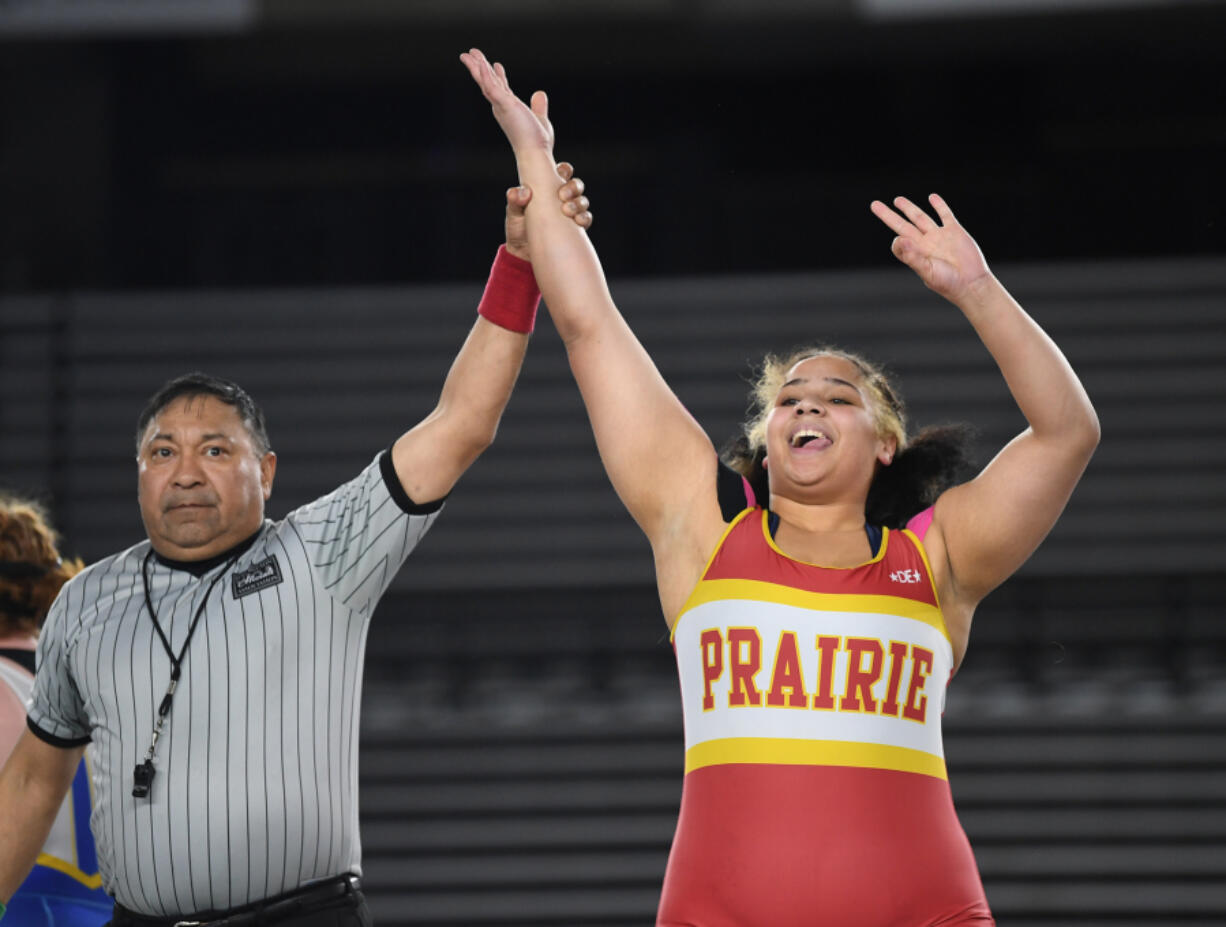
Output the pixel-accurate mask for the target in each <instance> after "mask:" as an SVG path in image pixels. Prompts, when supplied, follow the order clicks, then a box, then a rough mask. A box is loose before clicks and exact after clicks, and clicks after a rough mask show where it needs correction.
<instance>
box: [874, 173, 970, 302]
mask: <svg viewBox="0 0 1226 927" xmlns="http://www.w3.org/2000/svg"><path fill="white" fill-rule="evenodd" d="M928 202H930V203H931V204H932V208H933V209H935V210H936V214H937V217H938V218H939V219H940V224H939V225H938V224H937V223H936V222H935V221H933V219H932V218H931V217H930V216H929V215H928V213H926V212H924V210H922V209H920V208H919V207H918V206H916V205H915V204H914V203H912V202H911V201H910V200H909V199H907V198H906V197H905V196H898V197H895V198H894V206H895V209H896V210H897V211H895V209H891V208H890V207H889V206H887V205H885V203H883V202H881V201H880V200H873V202H872V205H871V206H870V207H869V208H870V209H872V211H873V215H875V216H876V217H877V218H878V219H880V220H881V221H882V222H884V223H885V224H886V225H888V226H889V227H890V228H891V229H893V230H894V232H895V234H897V235H898V237H897V238H895V239H894V243H893V244H892V245H891V246H890V250H891V251H893V252H894V256H895V257H896V258H898V259H899V260H900V261H902V262H903V263H904V264H906V265H907V266H908V267H910V268H911V269H912V270H913V271H915V272H916V273H917V274H918V275H919V278H920V279H921V280H923V281H924V284H925V285H926V286H927V287H928V288H929V289H931V290H934V291H936V292H937V293H940V294H941V295H942V296H944V297H945V298H946V299H948V300H950V301H951V302H954V303H957V302H959V300H960V299H962V298H963V297H964V296H966V295H967V293H968V292H969V291H970V290H971V288H972V287H974V286H975V285H976V284H978V283H980V282H982V281H983V280H985V279H988V278H990V277H991V272H990V271H989V270H988V264H987V261H985V260H984V257H983V252H982V251H980V250H979V246H978V245H977V244H975V239H973V238H971V236H970V234H969V233H968V232H967V231H966V229H964V228H963V227H962V226H961V225H960V224H959V223H958V220H957V219H956V218H954V214H953V211H952V210H950V208H949V206H947V205H946V204H945V201H944V200H943V199H941V198H940V197H939V196H937V195H936V194H935V193H933V194H932V195H930V196H929V197H928Z"/></svg>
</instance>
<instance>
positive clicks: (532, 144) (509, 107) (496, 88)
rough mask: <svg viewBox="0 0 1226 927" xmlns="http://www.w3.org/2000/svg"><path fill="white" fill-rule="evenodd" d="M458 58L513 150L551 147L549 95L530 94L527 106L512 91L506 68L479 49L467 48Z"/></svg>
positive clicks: (551, 129)
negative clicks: (530, 98)
mask: <svg viewBox="0 0 1226 927" xmlns="http://www.w3.org/2000/svg"><path fill="white" fill-rule="evenodd" d="M460 60H461V61H463V62H464V66H465V67H466V68H468V73H469V74H471V75H472V78H473V80H474V81H476V82H477V86H478V87H480V88H481V93H482V94H484V95H485V98H486V99H487V100H489V101H490V106H491V107H493V110H494V118H495V119H497V120H498V124H499V125H500V126H502V131H503V132H504V133H505V134H506V136H507V141H509V142H510V143H511V147H512V148H513V149H514V150H515V151H516V153H519V152H520V151H525V150H528V149H532V148H543V149H545V150H546V151H549V152H552V151H553V126H551V125H550V124H549V99H548V98H547V97H546V96H545V91H543V90H538V91H537V92H536V93H534V94H532V105H531V107H528V106H526V105H525V104H524V101H523V100H521V99H520V98H519V97H517V96H516V95H515V94H514V93H513V92H512V91H511V85H510V84H509V83H508V82H507V71H506V68H504V67H503V66H502V65H501V64H497V63H495V64H490V62H489V61H488V60H487V59H486V57H485V55H483V54H482V53H481V49H479V48H472V49H469V50H468V51H466V52H465V53H464V54H462V55H460Z"/></svg>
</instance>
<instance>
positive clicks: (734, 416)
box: [0, 0, 1226, 927]
mask: <svg viewBox="0 0 1226 927" xmlns="http://www.w3.org/2000/svg"><path fill="white" fill-rule="evenodd" d="M1223 36H1226V4H1221V3H1212V2H1200V3H1197V2H1182V3H1181V2H1177V0H1168V2H1165V3H1163V2H1158V0H1154V2H1144V0H1117V2H1111V0H1097V2H1095V0H1081V2H1068V0H979V2H975V0H757V2H752V3H750V2H744V0H572V2H562V0H519V2H515V3H512V2H497V0H490V2H478V0H467V2H466V0H416V2H415V0H404V2H393V0H349V2H344V3H341V2H325V0H0V486H3V487H5V488H10V489H16V490H20V491H23V492H26V493H32V494H35V495H37V496H39V497H41V498H43V499H44V500H46V501H47V502H48V503H49V504H50V506H51V507H52V509H53V511H54V513H55V516H56V519H57V523H58V525H59V527H60V528H61V529H62V530H63V532H64V534H65V536H66V538H67V545H66V547H67V549H68V550H71V551H76V552H79V553H80V554H81V555H82V556H84V557H86V559H87V560H88V559H93V558H97V557H99V556H102V555H104V554H106V553H110V552H112V551H115V550H118V549H121V548H123V547H126V546H128V545H130V544H132V543H134V542H136V541H137V540H139V539H140V538H141V537H142V528H141V525H140V521H139V517H138V512H137V509H136V505H135V498H134V488H135V478H134V473H133V468H132V441H133V435H132V432H133V427H134V422H135V418H136V414H137V412H138V411H139V408H140V406H141V404H142V403H143V401H144V399H145V398H146V396H147V395H148V394H149V393H151V392H152V391H153V390H154V389H155V388H156V387H157V386H158V385H160V383H161V382H162V381H163V380H165V379H167V378H169V377H171V376H174V375H176V374H178V373H181V372H185V371H187V370H190V369H197V368H199V369H204V370H207V371H211V372H215V373H218V374H221V375H223V376H228V377H232V378H234V379H236V380H238V381H239V382H241V383H243V384H244V385H245V386H246V387H247V388H248V389H250V390H251V392H252V393H253V394H254V395H255V397H256V398H257V400H259V401H261V402H262V403H263V404H264V406H265V409H266V411H267V413H268V417H269V423H270V433H271V436H272V439H273V445H274V447H275V449H276V450H277V451H278V453H279V455H280V470H279V478H278V482H277V488H276V492H275V494H274V497H273V501H272V505H271V511H270V514H271V515H273V516H274V517H279V516H280V515H282V514H284V512H286V511H288V510H289V509H290V508H292V507H294V506H296V505H298V504H300V503H302V502H304V501H306V500H308V499H310V498H313V497H314V496H315V495H317V494H319V493H321V492H324V491H326V490H328V489H330V488H331V487H332V486H334V485H335V484H336V483H337V482H339V481H340V480H342V479H344V478H346V477H347V476H349V475H350V474H352V473H354V472H356V471H357V469H358V468H359V467H361V466H362V465H363V464H364V463H366V462H367V461H368V460H369V459H370V458H371V457H373V456H374V454H376V453H377V452H378V451H379V450H380V449H381V448H382V447H384V446H386V445H387V444H388V443H389V442H390V441H391V440H392V439H394V438H395V437H396V436H397V435H398V434H399V433H400V432H401V431H402V430H403V429H404V427H406V426H407V425H409V424H412V423H413V422H415V421H417V420H418V419H419V418H420V417H421V416H422V415H423V414H424V413H425V412H427V411H428V410H429V408H430V407H431V406H432V405H433V402H434V400H435V391H436V390H437V388H438V387H439V385H441V383H442V378H443V375H444V373H445V370H446V366H447V364H448V363H449V362H450V359H451V357H452V356H453V354H454V351H455V349H456V348H457V347H458V345H459V343H460V341H461V339H462V337H463V333H464V332H465V331H466V330H467V328H468V327H469V325H470V324H471V320H472V314H473V312H474V310H475V306H476V302H477V299H478V297H479V295H480V292H481V286H482V284H483V282H484V279H485V275H486V272H487V270H488V265H489V261H490V259H491V258H492V255H493V252H494V249H495V248H496V246H497V245H498V243H499V242H500V241H501V240H502V238H501V236H502V230H501V223H502V211H503V210H502V203H503V199H502V194H503V190H504V189H505V188H506V187H507V186H509V185H511V184H513V183H514V182H515V177H514V173H513V162H512V159H511V156H510V153H509V149H508V148H507V146H506V144H505V141H504V140H503V139H502V137H501V134H500V133H499V131H498V130H497V127H496V126H495V125H494V122H493V120H492V119H491V118H490V116H489V113H488V107H487V105H486V104H485V103H484V101H483V100H481V99H480V97H479V95H478V93H477V92H476V91H475V89H474V88H473V87H472V86H471V84H470V81H469V78H468V76H467V74H466V73H465V72H464V70H463V68H462V67H461V66H460V64H459V63H458V61H457V56H458V54H459V52H460V51H462V50H464V49H467V48H468V47H470V46H472V45H478V46H480V47H482V48H483V49H485V50H486V51H487V52H488V53H489V54H490V55H491V57H493V58H496V59H500V60H503V61H505V62H506V63H507V64H508V67H509V70H510V75H511V79H512V82H513V85H514V86H515V87H516V88H517V89H518V90H519V91H520V92H521V93H525V92H527V91H529V90H531V89H533V88H536V87H544V88H546V89H547V90H548V91H549V92H550V97H551V101H552V113H553V115H554V121H555V124H556V126H557V127H558V134H559V143H558V152H559V154H560V155H561V156H563V157H566V158H568V159H569V160H572V161H573V162H574V163H575V164H576V166H577V168H578V173H579V174H580V176H582V177H584V178H585V179H586V180H587V182H588V185H589V191H590V194H591V196H592V199H593V202H594V210H595V213H596V215H597V224H596V227H595V229H594V230H593V237H594V239H595V241H596V243H597V246H598V247H599V249H600V251H601V255H602V258H603V260H604V263H605V267H606V270H607V272H608V274H609V276H610V278H611V281H612V285H613V290H614V294H615V296H616V298H617V300H618V302H619V304H620V306H621V307H622V309H623V312H624V313H625V314H626V315H627V317H628V318H629V319H630V321H631V324H632V325H633V326H634V327H635V329H636V330H637V331H638V332H639V334H640V335H641V336H642V338H643V340H644V341H645V342H646V344H647V346H648V348H649V350H651V352H652V353H653V355H654V356H655V358H656V359H657V362H658V363H659V364H660V366H661V368H662V370H663V372H664V374H665V376H666V377H667V378H668V379H669V381H670V382H671V383H672V384H673V386H674V387H675V389H676V390H677V392H678V393H679V395H680V396H681V398H682V399H683V401H685V403H686V404H687V405H688V406H689V408H690V409H691V410H692V411H693V412H694V414H695V415H696V416H697V417H698V418H699V419H700V421H702V422H703V424H704V425H705V426H706V427H707V428H708V430H709V431H710V433H711V434H712V437H713V438H714V439H715V440H716V443H717V444H719V443H722V441H723V440H724V439H725V438H728V437H731V436H732V435H733V433H734V432H735V430H736V427H737V423H738V422H739V420H740V418H741V415H742V413H743V411H744V408H745V385H746V384H745V377H746V376H747V375H748V373H749V371H750V365H751V363H752V362H753V361H754V360H755V359H756V358H757V357H759V356H760V355H761V353H762V352H763V351H765V350H768V349H779V348H784V347H787V346H790V345H791V344H793V343H795V342H797V341H810V340H820V341H834V342H836V343H839V344H842V345H845V346H847V347H849V348H852V349H856V350H860V351H863V352H864V353H866V354H868V355H869V356H872V357H875V358H877V359H880V360H883V361H885V362H886V363H887V365H888V366H889V367H890V368H891V369H892V370H893V371H894V372H895V373H896V374H897V375H898V377H899V379H900V382H901V384H902V387H903V391H904V394H905V395H906V397H907V399H908V400H909V404H910V407H911V412H912V418H913V420H914V421H915V422H916V423H918V424H923V423H927V422H935V421H943V420H966V421H970V422H972V423H974V424H976V425H977V426H979V428H980V431H981V445H982V447H981V449H982V452H983V453H984V454H989V453H991V451H992V449H994V448H996V447H999V446H1000V444H1001V443H1003V441H1004V440H1006V439H1007V438H1008V437H1009V436H1010V435H1012V434H1013V433H1015V432H1016V431H1017V430H1018V429H1019V428H1020V424H1021V423H1020V419H1019V417H1018V415H1017V413H1016V411H1015V410H1014V409H1013V408H1012V404H1011V402H1010V400H1009V399H1008V396H1007V394H1006V393H1005V390H1004V387H1003V384H1001V383H1000V382H999V378H998V376H997V374H996V373H995V370H994V368H993V366H992V365H991V362H990V360H989V358H988V357H987V355H986V352H984V351H983V350H982V348H981V347H980V346H979V345H978V344H977V342H976V340H975V339H974V337H973V334H972V333H971V332H970V330H969V327H968V326H967V325H966V324H965V323H964V321H963V320H962V319H961V317H960V316H958V314H957V312H956V310H954V309H953V308H952V307H950V306H947V305H945V304H944V303H942V302H941V301H940V300H939V299H938V298H937V297H935V296H933V295H932V294H929V293H927V292H926V291H924V290H923V288H922V287H921V286H920V285H919V284H918V283H916V281H915V280H914V279H913V277H912V276H911V275H910V273H909V272H908V271H906V270H905V269H904V268H902V267H901V266H900V265H896V264H895V262H894V261H893V258H892V257H891V256H890V254H889V251H888V244H889V236H888V233H887V232H885V231H884V230H883V229H882V228H881V227H880V226H879V224H878V223H877V222H876V220H874V219H873V218H872V216H871V215H870V214H869V212H868V202H869V201H870V200H871V199H872V198H874V197H878V198H888V197H891V196H893V195H895V194H897V193H905V194H907V195H910V196H912V197H922V196H923V195H925V194H926V193H928V192H930V191H931V190H939V191H940V192H941V193H942V194H943V195H944V196H945V197H946V198H947V199H948V200H949V202H950V203H951V205H952V206H953V208H954V209H955V210H956V211H957V212H958V214H959V217H960V218H961V219H962V221H963V222H964V224H965V225H966V226H967V227H968V228H969V229H970V230H971V231H972V233H973V234H975V236H976V238H977V239H978V241H979V242H980V244H981V245H982V247H983V248H984V251H985V252H986V254H987V256H988V258H989V260H990V261H991V262H992V264H993V266H994V269H995V270H996V272H997V273H998V275H999V276H1001V277H1002V279H1003V280H1004V281H1005V283H1006V284H1007V285H1008V286H1009V287H1010V288H1011V290H1012V291H1013V292H1014V293H1015V295H1017V297H1018V298H1019V299H1020V301H1021V302H1022V303H1023V304H1024V305H1025V306H1026V307H1027V308H1028V309H1029V310H1030V311H1031V313H1032V314H1033V315H1034V316H1035V317H1036V318H1037V319H1038V320H1039V321H1040V322H1041V323H1042V324H1043V325H1044V326H1045V327H1046V328H1047V329H1048V331H1050V332H1051V333H1052V335H1053V336H1054V338H1055V339H1056V341H1057V342H1058V343H1059V344H1060V345H1061V346H1062V348H1063V349H1064V350H1065V353H1066V354H1067V355H1068V356H1069V357H1070V359H1071V361H1072V363H1073V365H1074V366H1075V367H1076V369H1077V370H1078V372H1079V373H1080V374H1081V376H1082V378H1083V380H1084V381H1085V383H1086V386H1087V388H1088V389H1089V391H1090V394H1091V396H1092V398H1093V399H1094V400H1095V403H1096V405H1097V407H1098V409H1099V413H1100V416H1101V419H1102V423H1103V432H1104V439H1103V443H1102V446H1101V448H1100V450H1099V452H1098V455H1097V456H1096V458H1095V460H1094V462H1093V463H1092V464H1091V467H1090V470H1089V472H1088V473H1087V475H1086V477H1085V479H1084V481H1083V482H1082V484H1081V486H1080V488H1079V489H1078V491H1077V492H1076V494H1075V496H1074V498H1073V501H1072V503H1071V504H1070V506H1069V508H1068V511H1067V513H1066V515H1065V516H1064V518H1063V520H1062V521H1061V523H1060V524H1059V526H1058V527H1057V529H1056V531H1055V532H1054V533H1053V534H1052V536H1051V538H1050V539H1049V540H1048V541H1047V543H1046V544H1045V545H1044V547H1043V548H1042V549H1041V550H1040V551H1039V553H1038V554H1037V555H1036V556H1035V557H1034V558H1033V560H1032V561H1031V563H1030V564H1028V565H1027V567H1026V568H1025V569H1023V571H1022V572H1021V573H1020V574H1019V575H1018V576H1017V577H1015V578H1014V579H1013V580H1012V581H1010V582H1009V583H1008V584H1006V585H1005V586H1004V587H1002V588H1001V589H1000V590H998V591H997V592H996V593H994V594H993V595H992V596H991V597H990V598H989V599H988V600H987V601H986V602H985V603H984V605H983V606H982V608H981V609H980V612H979V615H978V617H977V619H976V627H975V630H974V632H973V634H972V639H971V649H970V652H969V655H968V657H967V660H966V663H965V665H964V668H963V670H962V671H961V673H960V674H959V676H958V678H957V679H955V680H954V682H953V683H952V684H951V686H950V691H949V698H948V702H947V707H946V738H947V750H948V755H949V767H950V775H951V781H952V785H953V790H954V795H955V799H956V801H957V803H958V806H959V809H960V813H961V816H962V820H963V822H964V824H965V826H966V829H967V831H968V833H969V834H970V836H971V840H972V843H973V845H974V847H975V850H976V852H977V855H978V858H979V863H980V867H981V869H982V873H983V876H984V880H985V884H986V887H987V891H988V896H989V899H990V900H991V902H992V904H993V907H994V910H995V912H996V914H997V917H998V919H999V921H1000V922H1001V923H1002V924H1009V925H1033V927H1039V925H1043V927H1057V925H1069V927H1072V925H1077V927H1099V925H1106V924H1131V925H1147V927H1158V925H1165V927H1174V925H1193V924H1197V925H1201V924H1210V923H1219V924H1220V923H1223V922H1226V609H1224V608H1223V605H1224V600H1226V596H1224V595H1223V581H1224V579H1226V575H1224V570H1223V563H1224V562H1226V536H1224V534H1223V524H1224V523H1226V481H1224V480H1223V477H1222V473H1223V467H1222V460H1223V458H1224V457H1226V411H1224V402H1226V195H1224V194H1223V181H1222V166H1223V164H1226V107H1224V106H1223V87H1224V86H1226V66H1224V65H1223V63H1222V55H1221V48H1222V39H1223ZM676 688H677V687H676V681H675V676H674V667H673V663H672V655H671V651H670V649H669V646H668V642H667V636H666V632H665V628H664V624H663V621H662V620H661V618H660V615H659V607H658V604H657V602H656V599H655V593H654V589H653V586H652V581H651V562H650V552H649V550H648V548H647V545H646V543H645V542H644V541H643V540H642V538H641V537H640V535H639V534H638V532H637V529H636V528H635V527H634V525H633V523H632V522H631V521H630V519H629V518H628V516H626V515H625V513H624V512H623V511H622V509H621V507H620V505H619V503H618V502H617V500H616V498H615V497H614V495H613V493H612V490H611V489H610V488H609V486H608V483H607V481H606V479H605V477H604V475H603V473H602V471H601V469H600V466H599V461H598V459H597V457H596V454H595V448H594V445H593V442H592V439H591V437H590V432H589V429H588V426H587V424H586V420H585V418H584V416H583V412H582V408H581V406H580V404H579V401H578V396H577V393H576V390H575V388H574V386H573V384H572V382H571V380H570V377H569V372H568V370H567V368H566V363H565V358H564V355H563V353H562V350H561V347H560V345H559V343H558V339H557V337H556V335H555V334H554V332H553V331H552V329H551V327H550V325H549V323H548V321H544V322H543V323H542V325H541V326H540V327H539V328H538V334H537V335H536V337H535V340H534V344H533V346H532V349H531V350H530V352H529V357H528V361H527V364H526V366H525V369H524V373H523V376H522V378H521V381H520V385H519V387H518V389H517V392H516V394H515V396H514V397H513V399H512V401H511V406H510V409H509V410H508V413H507V415H506V418H505V419H504V424H503V426H502V430H501V433H500V436H499V439H498V442H497V443H496V444H495V446H494V447H493V448H492V449H491V450H490V451H489V452H488V453H487V454H486V455H485V456H484V457H483V458H482V459H481V460H480V461H479V462H478V463H477V464H476V465H475V467H474V468H473V470H472V471H471V472H470V473H469V474H468V475H467V476H466V478H465V479H464V481H463V482H462V483H461V485H460V486H459V488H458V491H457V492H456V493H455V496H454V498H453V500H452V501H451V502H449V503H448V506H447V510H446V514H445V515H444V516H443V517H442V518H441V519H440V521H439V522H438V524H437V525H436V526H435V528H434V529H433V531H432V533H431V535H430V536H429V537H428V538H427V540H426V542H425V543H424V545H423V546H422V547H421V548H420V549H419V550H418V552H417V553H416V554H415V555H414V556H413V557H412V558H411V559H410V561H409V564H408V565H407V566H406V568H405V569H404V570H403V572H402V573H401V575H400V577H399V579H398V580H397V582H396V584H395V585H394V587H393V590H392V592H391V593H390V594H389V595H388V596H387V598H386V599H385V600H384V602H383V604H382V605H381V606H380V609H379V613H378V615H377V616H376V620H375V624H374V627H373V629H372V632H371V639H370V643H369V647H368V656H367V685H366V695H365V702H364V715H363V725H364V734H363V748H362V749H363V756H362V773H363V781H362V787H361V788H362V791H361V798H362V808H363V836H364V838H365V868H366V883H367V887H368V889H369V894H370V898H371V903H372V907H373V909H374V912H375V915H376V919H377V921H378V923H380V924H382V925H387V927H392V925H428V924H429V925H483V927H496V925H505V927H510V925H523V927H527V925H580V924H582V925H593V927H614V925H641V924H647V923H650V922H651V919H652V917H653V913H654V909H655V903H656V900H657V898H658V893H659V886H660V882H661V878H662V875H663V869H664V862H665V858H666V854H667V850H668V844H669V840H670V838H671V836H672V828H673V825H674V822H675V815H676V810H677V802H678V797H679V794H680V786H681V775H682V740H681V718H680V706H679V705H678V701H677V691H676Z"/></svg>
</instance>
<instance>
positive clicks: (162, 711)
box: [132, 548, 242, 798]
mask: <svg viewBox="0 0 1226 927" xmlns="http://www.w3.org/2000/svg"><path fill="white" fill-rule="evenodd" d="M241 556H242V552H239V553H237V554H235V555H234V556H233V557H231V558H230V559H229V560H227V561H226V565H225V566H224V567H222V569H221V572H220V573H218V574H217V575H216V576H214V577H213V581H212V582H211V583H209V588H208V589H206V590H205V592H204V598H203V599H202V600H201V602H200V605H199V606H198V607H197V608H196V614H195V615H194V616H193V617H192V623H191V624H190V625H189V626H188V628H187V640H185V641H184V642H183V647H182V648H181V649H180V650H179V655H178V656H177V657H176V656H175V652H174V650H173V649H171V646H170V641H169V640H168V639H167V637H166V632H165V631H163V630H162V625H161V623H159V622H158V614H157V612H156V611H154V609H153V598H152V597H151V596H150V595H149V561H150V560H152V559H153V549H152V548H150V550H149V553H147V554H145V559H144V560H143V561H142V562H141V565H140V578H141V580H142V581H143V582H144V585H145V608H147V609H148V610H149V617H150V618H152V619H153V627H154V628H155V629H156V630H157V632H158V637H159V638H161V641H162V648H163V649H164V650H165V651H166V656H168V657H170V665H171V670H170V685H168V686H167V687H166V694H165V695H164V696H163V697H162V703H161V704H160V705H159V706H158V716H157V720H156V721H154V723H153V737H152V739H151V740H150V741H149V750H148V751H147V752H146V753H145V761H144V762H143V763H137V764H136V771H135V772H134V773H133V779H132V797H133V798H148V797H149V787H150V786H151V785H152V784H153V755H154V753H155V752H156V751H157V746H158V738H159V737H161V736H162V725H164V724H165V723H166V716H167V715H168V714H170V702H171V699H173V698H174V694H175V689H176V688H177V687H178V685H179V677H180V676H181V675H182V674H183V658H184V657H186V656H187V648H188V646H189V645H190V644H191V642H192V635H193V634H195V633H196V625H198V624H199V623H200V618H201V616H202V615H203V614H204V609H205V607H206V606H207V605H208V604H209V596H210V595H212V594H213V587H214V586H216V585H217V584H218V583H219V582H220V581H221V578H222V577H223V576H225V575H226V573H228V572H229V571H230V567H232V566H234V564H235V563H236V562H237V561H238V558H239V557H241Z"/></svg>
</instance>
